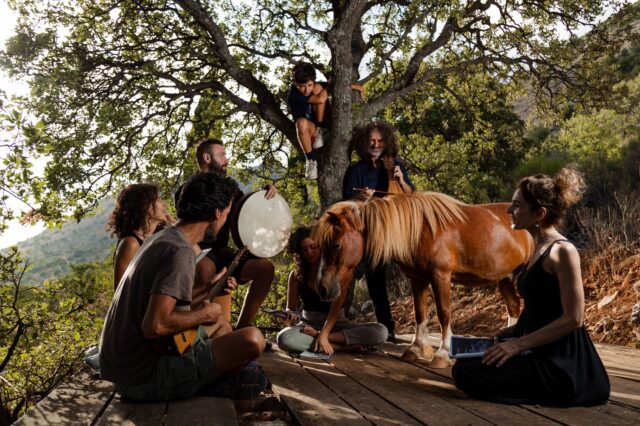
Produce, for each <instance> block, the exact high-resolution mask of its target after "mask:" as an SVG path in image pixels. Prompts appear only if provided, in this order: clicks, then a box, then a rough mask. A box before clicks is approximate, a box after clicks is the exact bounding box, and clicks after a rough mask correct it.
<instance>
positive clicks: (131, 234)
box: [107, 183, 173, 290]
mask: <svg viewBox="0 0 640 426" xmlns="http://www.w3.org/2000/svg"><path fill="white" fill-rule="evenodd" d="M166 222H173V220H172V218H171V216H170V215H169V214H168V213H167V203H165V202H164V200H163V199H162V198H160V189H159V188H158V186H157V185H155V184H150V183H134V184H131V185H127V186H125V187H124V188H123V189H122V190H121V191H120V193H119V194H118V198H117V200H116V206H115V208H114V209H113V212H111V216H110V217H109V221H108V222H107V230H108V231H111V236H114V235H115V236H116V237H118V243H117V245H116V252H115V255H114V262H113V288H114V290H115V289H117V288H118V284H119V283H120V279H121V278H122V276H123V275H124V271H126V269H127V267H128V266H129V263H130V262H131V260H132V259H133V257H134V256H135V254H136V253H137V251H138V249H139V248H140V246H142V243H143V242H144V240H146V239H147V238H148V237H149V236H150V235H152V234H153V233H154V232H155V231H156V228H157V227H158V225H160V224H164V223H166Z"/></svg>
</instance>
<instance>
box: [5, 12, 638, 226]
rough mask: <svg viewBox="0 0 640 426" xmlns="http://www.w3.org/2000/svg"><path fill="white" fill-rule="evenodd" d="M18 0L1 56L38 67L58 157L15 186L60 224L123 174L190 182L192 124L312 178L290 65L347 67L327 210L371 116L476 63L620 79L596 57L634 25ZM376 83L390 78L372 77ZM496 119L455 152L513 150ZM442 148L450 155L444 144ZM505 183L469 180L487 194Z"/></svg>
mask: <svg viewBox="0 0 640 426" xmlns="http://www.w3.org/2000/svg"><path fill="white" fill-rule="evenodd" d="M11 5H12V6H13V7H14V9H15V10H16V12H17V15H18V23H17V27H16V31H15V35H14V37H12V38H11V39H10V40H9V42H8V43H7V45H6V47H5V48H4V50H3V51H2V52H1V53H0V65H1V66H2V67H3V68H4V69H5V70H6V71H7V72H8V73H9V74H10V75H11V76H12V77H14V78H26V79H28V81H29V85H30V88H31V95H30V97H29V99H25V100H23V101H22V102H21V105H20V110H22V111H28V112H29V113H31V114H33V116H34V117H35V119H34V122H33V123H30V124H29V125H27V126H23V129H22V133H23V134H24V135H25V137H26V139H25V142H24V147H25V148H26V149H29V150H32V151H33V152H35V153H37V154H38V155H40V156H46V157H47V158H48V160H49V161H48V163H47V165H46V167H45V170H44V175H43V177H42V179H29V178H28V177H27V175H26V174H24V173H23V175H22V176H21V177H20V179H17V178H16V182H15V184H16V185H22V186H24V187H25V188H28V189H29V194H28V195H29V196H30V197H32V198H33V200H34V207H36V209H35V210H36V213H37V214H38V215H37V216H35V217H37V218H41V219H44V220H47V221H49V222H58V223H59V222H62V221H63V220H64V218H65V217H67V216H69V215H71V216H73V217H75V218H80V217H82V216H84V215H85V214H87V213H88V212H90V211H91V210H92V209H93V207H94V206H95V205H96V204H97V202H98V201H99V200H101V199H102V198H104V197H105V196H107V195H108V194H109V193H110V192H112V191H114V190H115V189H117V188H120V187H121V186H122V185H123V184H124V183H128V182H135V181H143V180H158V181H160V182H161V184H162V185H163V188H164V189H166V190H169V189H171V188H175V187H176V186H177V184H178V183H179V182H180V181H182V180H184V175H185V173H188V171H189V170H190V168H192V167H193V166H192V165H191V164H192V160H191V148H192V145H193V143H194V141H195V140H194V139H191V138H189V137H187V134H189V133H190V131H191V130H192V129H195V131H196V133H198V134H202V133H214V134H217V135H223V136H224V137H225V139H227V138H229V139H233V145H234V147H237V149H236V148H234V149H233V151H234V152H233V154H234V156H235V160H236V161H237V164H238V165H240V166H242V167H245V166H248V165H254V164H255V163H256V160H260V161H262V163H263V165H264V169H265V170H267V171H268V173H271V172H272V171H273V170H275V169H276V168H282V169H285V170H287V172H286V174H288V175H289V176H292V177H294V176H295V178H299V176H300V174H299V173H300V172H299V166H297V165H296V164H295V161H292V160H293V157H294V155H293V154H292V152H295V150H296V149H298V148H297V141H296V133H295V127H294V123H293V122H292V121H291V119H290V118H289V117H288V115H287V111H286V110H285V106H284V102H283V96H282V95H283V94H282V89H283V87H286V86H287V82H288V81H289V80H288V78H289V74H288V71H289V70H290V68H291V65H292V64H293V63H295V62H297V61H299V60H307V61H310V62H312V63H314V64H315V65H316V66H317V68H318V69H319V70H320V71H321V72H322V74H324V76H325V77H328V76H331V79H332V83H331V85H330V90H332V91H333V92H334V93H333V99H332V100H333V104H332V107H333V109H332V111H333V112H332V119H333V122H332V123H333V124H332V125H333V129H332V130H334V131H333V132H332V139H333V143H329V144H327V147H326V148H325V149H324V150H323V151H322V153H321V156H320V164H321V165H322V166H321V170H323V166H324V165H325V164H328V165H330V166H331V167H335V168H337V169H338V170H335V171H334V170H333V169H331V170H332V172H331V173H329V174H328V175H327V177H326V179H320V181H319V185H320V186H321V191H320V192H319V193H320V195H321V200H320V201H321V205H322V206H323V207H324V206H326V205H327V204H328V203H329V202H333V201H336V200H337V199H339V198H340V196H339V187H340V185H341V179H342V177H343V174H344V170H346V165H347V164H348V157H347V156H348V149H347V147H346V144H347V142H348V139H349V135H350V133H351V130H352V127H353V125H354V124H356V122H358V121H367V120H370V119H371V118H373V117H374V116H376V115H380V114H382V112H383V110H384V109H385V108H387V107H388V106H389V105H390V104H391V103H392V102H394V101H396V100H399V99H402V98H404V97H405V96H410V95H412V94H413V93H415V92H416V91H418V90H422V92H423V93H424V90H423V89H424V88H428V89H433V88H434V87H440V86H442V88H443V89H444V88H446V89H452V90H455V89H456V87H454V86H452V85H456V84H460V83H461V82H462V80H461V79H460V78H457V77H459V76H462V75H465V73H466V71H467V70H469V69H474V71H476V70H475V67H479V68H482V69H483V70H484V72H486V73H489V74H490V75H491V76H492V77H493V78H495V79H496V80H495V81H499V82H511V81H523V80H524V81H528V82H531V79H532V78H533V79H535V81H536V83H539V85H538V86H539V87H541V88H542V89H541V90H540V91H538V92H539V93H540V94H545V93H547V92H549V91H551V92H553V90H551V89H552V88H553V89H554V90H555V88H557V87H558V86H562V85H568V86H572V87H575V89H576V93H581V94H584V93H588V90H587V89H589V88H590V85H591V84H593V83H594V82H601V81H604V78H603V77H607V76H608V74H607V73H606V72H605V71H606V70H604V69H600V68H598V70H599V71H597V72H596V71H592V69H591V64H592V63H594V64H595V63H597V60H595V59H593V58H596V57H598V56H602V52H603V51H607V52H608V51H612V52H613V51H615V50H616V49H617V48H618V46H619V45H620V43H621V37H620V34H626V33H625V32H624V31H625V30H626V29H627V28H628V26H629V23H628V22H627V21H625V20H624V19H619V20H618V22H617V24H616V25H617V28H618V30H619V31H617V32H615V33H611V34H609V33H607V32H606V31H602V30H601V28H599V27H596V28H595V29H594V32H595V33H596V34H597V36H594V37H591V38H590V39H589V42H588V43H586V42H580V40H579V39H577V38H576V37H571V38H570V39H569V40H567V41H566V42H565V41H560V40H559V38H558V34H557V33H558V30H557V28H558V27H559V26H560V27H562V28H563V29H565V30H567V31H569V32H572V31H575V30H577V29H578V28H579V27H581V26H582V25H583V24H584V23H593V22H595V21H596V18H597V17H598V16H600V15H601V14H602V13H603V12H604V11H605V10H608V8H612V9H614V10H617V9H619V8H621V7H622V6H621V2H620V1H618V0H611V1H606V2H602V1H601V0H579V1H574V2H566V1H557V0H553V1H548V2H543V3H540V2H509V3H508V4H505V5H504V6H503V7H502V9H501V13H500V14H498V15H496V14H495V13H494V12H495V6H493V5H492V3H490V2H489V3H487V2H482V1H479V0H474V1H471V2H459V1H457V0H449V1H438V2H424V1H418V0H415V1H408V2H383V3H380V4H373V3H366V2H364V1H353V2H328V1H318V2H303V1H300V0H288V1H275V0H256V1H255V2H252V3H248V2H237V1H232V0H216V1H214V0H209V1H201V2H188V1H183V0H176V1H174V2H163V1H158V0H141V1H120V0H101V1H94V0H78V1H69V0H53V1H45V0H17V1H13V2H11ZM578 55H580V56H581V57H583V58H585V60H584V61H583V63H582V64H581V66H580V67H576V66H574V63H575V58H576V56H578ZM591 59H593V60H591ZM345 60H347V61H350V62H349V63H344V61H345ZM360 73H362V75H361V74H360ZM354 81H360V82H361V83H366V84H367V96H366V100H365V101H364V102H361V103H358V102H359V101H355V100H353V99H347V98H348V97H344V96H343V93H342V92H343V91H347V90H348V87H349V84H351V83H352V82H354ZM375 82H382V83H383V84H371V85H369V83H375ZM538 86H536V87H538ZM544 89H549V90H544ZM594 93H595V92H594ZM537 94H538V93H536V95H537ZM594 96H595V95H594ZM597 96H598V97H601V93H600V92H598V93H597ZM487 112H488V111H487ZM484 119H485V120H489V118H488V117H485V118H484ZM393 121H395V120H393ZM483 127H484V126H480V127H477V128H475V129H465V132H466V133H467V134H469V135H471V134H473V135H474V136H473V137H474V138H479V144H480V145H482V147H481V148H479V149H475V148H470V147H469V142H465V143H464V144H463V145H464V146H461V147H451V148H452V152H453V153H454V154H457V155H459V156H460V155H467V153H468V154H469V155H470V156H474V155H476V156H477V155H480V157H482V159H487V158H489V157H491V155H493V154H491V155H485V154H486V153H487V152H490V151H491V152H493V153H494V154H498V152H499V151H500V149H497V148H496V149H494V148H492V147H491V146H490V145H487V144H490V143H492V142H495V141H497V139H495V138H493V137H492V136H487V135H486V133H487V130H486V129H484V128H483ZM445 139H446V136H445ZM420 141H421V142H420V143H430V142H431V139H420ZM485 142H486V143H487V144H485ZM438 143H439V142H435V144H436V145H437V144H438ZM469 149H471V151H472V152H468V150H469ZM427 150H428V152H431V151H434V150H436V151H438V152H440V150H439V148H438V147H437V146H435V147H427ZM478 151H482V153H481V154H478ZM29 163H30V161H29V160H28V157H27V160H26V164H24V165H21V166H19V167H18V169H17V170H21V171H28V169H29V167H28V166H29ZM276 163H277V164H276ZM469 163H470V162H469ZM469 163H465V164H469ZM486 168H487V166H486V165H485V164H481V165H480V166H479V170H478V171H477V172H476V171H474V170H472V173H473V174H476V175H478V177H479V179H480V181H482V182H487V183H488V184H491V183H492V182H493V181H494V180H495V179H498V180H500V179H501V177H500V176H490V177H489V178H483V177H482V175H483V173H485V172H484V171H485V169H486ZM25 173H27V172H25ZM27 174H28V173H27ZM279 175H280V174H279ZM424 179H425V182H426V181H427V180H430V181H436V180H437V181H442V179H443V176H436V177H425V178H424ZM430 183H431V184H433V182H430ZM498 192H499V190H498V189H497V188H489V189H487V190H479V191H474V190H473V189H472V188H466V189H462V190H461V193H463V195H465V196H466V197H467V198H468V199H478V200H480V199H491V198H493V197H495V196H496V194H497V193H498Z"/></svg>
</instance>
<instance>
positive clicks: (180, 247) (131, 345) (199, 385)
mask: <svg viewBox="0 0 640 426" xmlns="http://www.w3.org/2000/svg"><path fill="white" fill-rule="evenodd" d="M236 191H238V188H237V184H236V183H235V182H234V181H233V180H232V179H230V178H226V177H221V176H218V175H215V174H212V173H198V174H196V175H194V176H193V177H192V178H191V179H189V180H188V181H187V183H186V184H185V186H184V188H183V190H182V195H181V197H180V201H179V203H178V205H177V216H178V221H177V222H176V224H175V225H174V226H171V227H169V228H166V229H164V230H162V231H161V232H159V233H157V234H155V235H153V236H152V237H150V238H149V239H148V240H147V241H145V243H144V244H143V245H142V247H141V248H140V250H139V251H138V252H137V253H136V255H135V257H134V258H133V260H132V261H131V263H130V265H129V267H128V268H127V270H126V271H125V274H124V276H123V279H122V281H121V285H120V286H119V287H118V289H117V291H116V293H115V295H114V297H113V300H112V301H111V306H110V307H109V310H108V312H107V316H106V319H105V324H104V328H103V330H102V339H101V343H100V369H101V374H102V378H103V379H106V380H109V381H112V382H114V383H115V384H116V389H117V390H118V392H119V393H120V394H121V395H123V396H124V397H126V398H128V399H131V400H136V401H158V400H165V401H166V400H171V399H177V398H187V397H190V396H193V395H196V394H205V395H213V396H224V397H231V398H235V399H247V398H252V397H255V396H256V395H257V394H258V393H259V392H261V391H262V390H264V389H265V388H266V386H267V384H268V381H267V379H266V377H265V376H264V375H263V374H262V372H261V371H260V369H259V367H258V366H257V365H255V363H253V362H252V360H254V359H255V358H257V357H258V356H259V355H260V354H261V353H262V351H263V350H264V346H265V340H264V336H263V335H262V333H261V332H260V331H259V330H258V329H257V328H255V327H245V328H242V329H240V330H237V331H232V329H231V326H230V325H229V323H228V322H227V321H226V320H225V319H224V318H223V316H222V315H221V308H220V305H218V304H217V303H211V302H210V301H208V300H204V301H203V302H201V303H200V304H199V305H198V306H194V307H190V305H191V299H192V288H193V283H194V274H195V264H196V254H197V253H196V250H197V249H194V248H193V247H194V246H195V247H197V246H196V243H198V242H199V241H201V240H203V239H204V237H205V235H212V234H215V233H217V232H218V231H219V230H220V228H221V227H222V225H223V224H224V223H225V221H226V219H227V215H228V214H229V210H230V208H231V200H232V197H233V195H234V194H235V193H236ZM225 272H226V271H225V270H222V271H220V273H219V274H218V275H217V276H216V277H214V279H213V280H212V281H217V279H218V278H220V277H221V276H223V275H227V274H225ZM216 287H217V288H221V287H222V288H224V287H226V290H223V291H227V292H228V291H230V290H231V289H232V288H234V287H235V280H234V279H233V278H231V277H227V276H225V278H224V281H223V282H221V283H220V285H219V286H216ZM186 336H192V338H193V340H190V341H188V340H187V338H186ZM180 339H182V340H183V341H181V342H180V343H182V345H181V346H180V345H178V343H179V342H178V340H180ZM174 343H175V344H174ZM172 346H173V347H174V349H175V351H174V353H171V347H172Z"/></svg>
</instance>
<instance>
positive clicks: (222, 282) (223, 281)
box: [207, 246, 249, 301]
mask: <svg viewBox="0 0 640 426" xmlns="http://www.w3.org/2000/svg"><path fill="white" fill-rule="evenodd" d="M248 251H249V247H247V246H244V247H242V249H241V250H240V251H239V252H238V254H237V255H236V257H235V258H234V259H233V262H231V265H229V267H228V268H227V272H225V273H224V275H223V276H222V277H220V279H219V280H218V281H217V282H216V283H215V284H214V286H213V288H212V289H211V291H209V294H208V295H207V299H208V300H209V301H213V299H214V298H215V297H216V296H218V295H219V294H220V293H221V292H222V290H223V289H224V288H225V287H226V286H227V280H228V279H229V277H230V276H231V274H233V272H234V271H235V269H236V268H237V267H238V265H239V264H240V261H241V260H242V258H243V257H244V255H245V254H246V253H247V252H248Z"/></svg>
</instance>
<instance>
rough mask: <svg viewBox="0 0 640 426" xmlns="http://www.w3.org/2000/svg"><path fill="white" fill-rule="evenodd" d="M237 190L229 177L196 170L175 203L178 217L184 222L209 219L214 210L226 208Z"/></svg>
mask: <svg viewBox="0 0 640 426" xmlns="http://www.w3.org/2000/svg"><path fill="white" fill-rule="evenodd" d="M239 190H240V189H239V188H238V184H237V183H236V181H235V180H233V179H232V178H230V177H226V176H219V175H218V174H216V173H210V172H198V173H196V174H195V175H193V176H191V177H190V178H189V180H188V181H187V182H186V183H185V184H184V186H183V187H182V191H181V192H180V198H179V200H178V203H177V204H176V210H177V213H178V218H180V219H182V220H184V221H185V222H200V221H210V220H211V218H212V217H213V215H214V214H215V211H216V210H219V211H222V210H224V209H226V208H227V206H228V205H229V204H230V203H231V200H232V199H233V197H234V195H235V194H236V193H237V192H238V191H239Z"/></svg>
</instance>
